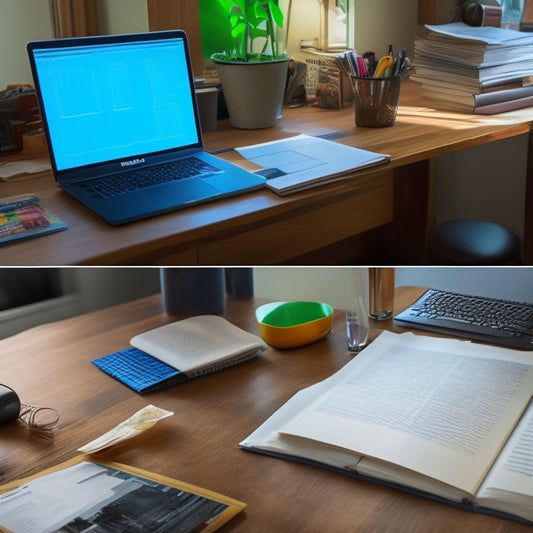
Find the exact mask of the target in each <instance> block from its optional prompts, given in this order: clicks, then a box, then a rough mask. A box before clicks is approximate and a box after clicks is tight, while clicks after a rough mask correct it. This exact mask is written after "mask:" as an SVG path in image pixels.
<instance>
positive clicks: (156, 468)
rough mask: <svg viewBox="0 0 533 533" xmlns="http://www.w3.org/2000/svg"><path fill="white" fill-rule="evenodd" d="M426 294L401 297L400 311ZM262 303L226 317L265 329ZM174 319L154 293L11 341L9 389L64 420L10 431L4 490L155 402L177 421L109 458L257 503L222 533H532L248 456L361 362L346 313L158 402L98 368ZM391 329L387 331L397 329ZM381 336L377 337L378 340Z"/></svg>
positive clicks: (0, 476) (3, 445)
mask: <svg viewBox="0 0 533 533" xmlns="http://www.w3.org/2000/svg"><path fill="white" fill-rule="evenodd" d="M421 292H422V290H421V289H418V288H402V289H400V290H398V291H397V298H396V303H397V310H400V309H401V308H403V307H405V306H406V305H407V304H409V303H411V302H412V301H413V300H414V299H415V298H416V297H417V296H418V295H419V294H420V293H421ZM259 303H261V302H259V301H253V300H241V301H238V300H234V301H229V302H228V306H227V311H226V313H225V316H226V317H227V318H228V319H230V320H231V321H233V322H234V323H235V324H237V325H238V326H240V327H243V328H245V329H247V330H249V331H251V332H257V330H256V327H255V323H254V319H253V309H254V308H255V306H256V305H258V304H259ZM175 318H176V317H171V316H168V315H165V314H164V313H163V312H162V306H161V301H160V297H159V296H152V297H149V298H146V299H142V300H139V301H136V302H133V303H129V304H125V305H122V306H119V307H115V308H110V309H106V310H102V311H98V312H95V313H91V314H87V315H84V316H81V317H76V318H72V319H69V320H64V321H61V322H57V323H54V324H49V325H44V326H40V327H36V328H33V329H30V330H29V331H26V332H24V333H21V334H18V335H16V336H14V337H11V338H8V339H4V340H2V341H0V365H1V367H2V383H4V384H6V385H8V386H10V387H12V388H13V389H15V390H16V391H17V392H18V394H19V396H20V397H21V399H22V401H23V402H26V403H29V404H31V405H38V406H50V407H55V408H57V409H58V410H59V411H60V415H61V419H60V424H59V427H58V429H57V431H56V435H55V439H54V440H53V442H51V443H43V442H39V441H35V440H32V439H30V438H29V436H28V435H27V432H26V429H25V428H24V427H23V426H22V425H21V424H20V423H19V422H18V421H17V422H12V423H10V424H9V425H6V426H4V427H2V428H1V430H0V431H1V433H0V435H1V436H0V458H1V459H0V467H1V468H0V481H1V482H2V483H6V482H8V481H11V480H14V479H17V478H20V477H22V476H26V475H30V474H33V473H37V472H39V471H40V470H42V469H44V468H47V467H50V466H53V465H55V464H57V463H59V462H61V461H63V460H66V459H69V458H71V457H73V456H75V455H77V452H76V449H77V448H78V447H80V446H82V445H83V444H85V443H87V442H89V441H90V440H92V439H93V438H95V437H97V436H99V435H100V434H102V433H104V432H105V431H107V430H109V429H111V428H112V427H114V426H115V425H117V424H118V423H120V422H121V421H123V420H124V419H126V418H128V417H129V416H130V415H131V414H133V413H134V412H135V411H137V410H138V409H140V408H142V407H144V406H145V405H147V404H150V403H152V404H154V405H157V406H159V407H162V408H164V409H168V410H171V411H174V413H175V414H174V416H173V417H170V418H168V419H165V420H163V421H161V422H159V424H157V425H156V426H155V427H154V428H151V429H150V430H148V431H147V432H146V433H145V434H143V435H141V436H139V437H137V438H136V439H135V440H131V441H130V442H128V443H123V444H120V445H118V446H116V447H114V448H111V449H109V450H108V451H107V452H106V457H107V458H110V459H113V460H116V461H120V462H122V463H126V464H130V465H133V466H137V467H141V468H144V469H147V470H150V471H153V472H156V473H160V474H165V475H169V476H171V477H174V478H177V479H180V480H182V481H186V482H189V483H193V484H196V485H200V486H202V487H205V488H208V489H211V490H214V491H217V492H221V493H224V494H227V495H228V496H231V497H234V498H237V499H239V500H242V501H244V502H247V503H248V511H247V512H246V513H245V514H243V515H241V516H239V517H237V518H236V519H234V520H232V521H231V522H230V523H229V524H228V525H227V526H225V528H224V529H223V531H227V532H230V531H231V532H250V531H253V532H261V533H270V532H272V533H278V532H280V531H283V532H284V533H293V532H298V533H307V532H311V533H315V532H320V533H322V532H324V531H328V532H329V531H331V532H339V531H350V532H352V531H354V532H355V531H377V532H380V533H381V532H386V531H390V532H395V533H396V532H398V531H405V532H407V531H409V532H413V531H419V532H428V531H431V532H440V531H442V532H446V533H447V532H449V531H461V532H463V531H465V532H466V531H484V532H486V533H489V532H503V531H505V532H506V533H511V532H515V533H516V532H524V533H525V532H530V531H531V529H530V528H528V527H526V526H523V525H521V524H518V523H515V522H510V521H505V520H501V519H498V518H493V517H488V516H483V515H480V514H477V513H472V512H467V511H463V510H459V509H456V508H455V507H453V506H451V505H446V504H442V503H437V502H433V501H430V500H427V499H424V498H422V497H418V496H414V495H410V494H407V493H404V492H401V491H399V490H394V489H391V488H386V487H382V486H379V485H378V484H375V483H371V482H364V481H359V480H354V479H352V478H349V477H347V476H343V475H341V474H337V473H333V472H329V471H326V470H323V469H320V468H317V467H311V466H308V465H303V464H298V463H296V462H292V461H286V460H281V459H274V458H270V457H266V456H263V455H260V454H255V453H251V452H247V451H244V450H241V449H239V448H238V447H237V445H238V443H239V442H240V441H241V440H242V439H244V438H245V437H247V436H248V435H249V434H250V433H251V432H252V431H253V430H254V429H256V428H257V427H258V426H259V425H260V424H261V423H262V422H264V420H266V418H268V417H269V416H270V415H271V414H272V413H273V412H274V411H275V410H276V409H277V408H278V407H280V406H281V405H282V404H283V403H284V402H285V401H286V400H288V399H289V398H290V397H291V396H292V395H293V394H294V393H296V392H297V391H298V390H299V389H301V388H303V387H306V386H308V385H311V384H313V383H315V382H317V381H319V380H322V379H324V378H326V377H327V376H329V375H331V374H332V373H333V372H334V371H336V370H337V369H339V368H340V367H341V366H342V365H344V364H345V363H347V362H348V361H349V360H350V357H351V356H350V355H349V354H348V353H347V350H346V337H345V324H344V314H343V313H342V312H336V314H335V320H334V326H333V330H332V332H331V333H330V334H329V335H328V336H327V337H326V338H325V339H323V340H321V341H319V342H317V343H315V344H312V345H310V346H307V347H304V348H301V349H295V350H291V351H278V350H275V349H272V348H270V349H268V350H267V351H266V352H264V354H263V355H262V356H261V357H259V358H257V359H255V360H252V361H249V362H247V363H244V364H242V365H240V366H237V367H234V368H230V369H227V370H224V371H222V372H220V373H218V374H211V375H208V376H204V377H202V378H198V379H197V380H193V381H191V382H189V383H185V384H182V385H178V386H176V387H173V388H171V389H167V390H166V391H162V392H158V393H153V394H149V395H144V396H141V395H138V394H136V393H135V392H133V391H131V390H130V389H129V388H127V387H125V386H124V385H122V384H120V383H118V382H117V381H115V380H113V379H112V378H110V377H109V376H107V375H106V374H104V373H103V372H101V371H100V370H99V369H97V368H96V367H94V366H93V365H91V363H90V361H91V360H92V359H94V358H96V357H98V356H102V355H105V354H107V353H110V352H112V351H114V350H119V349H122V348H124V347H126V346H127V345H128V343H129V339H130V338H131V337H132V336H133V335H134V334H136V333H139V332H141V331H144V330H146V329H149V328H153V327H156V326H159V325H162V324H165V323H168V322H169V321H172V320H174V319H175ZM390 322H391V321H388V322H384V323H381V324H380V325H379V326H380V328H389V327H390V326H391V323H390ZM399 329H400V328H399ZM377 333H378V329H374V330H372V338H374V337H375V336H376V335H377Z"/></svg>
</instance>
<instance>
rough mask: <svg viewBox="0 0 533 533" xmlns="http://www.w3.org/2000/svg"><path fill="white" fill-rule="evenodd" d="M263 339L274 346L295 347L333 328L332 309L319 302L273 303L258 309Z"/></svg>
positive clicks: (256, 316)
mask: <svg viewBox="0 0 533 533" xmlns="http://www.w3.org/2000/svg"><path fill="white" fill-rule="evenodd" d="M255 318H256V321H257V328H258V329H259V334H260V335H261V337H262V338H263V340H264V341H265V342H266V343H267V344H269V345H270V346H273V347H275V348H296V347H297V346H304V345H306V344H310V343H312V342H315V341H317V340H319V339H322V338H323V337H325V336H326V335H327V334H328V333H329V332H330V331H331V324H332V322H333V308H332V307H331V306H330V305H328V304H325V303H319V302H272V303H269V304H265V305H262V306H260V307H258V308H257V309H256V311H255Z"/></svg>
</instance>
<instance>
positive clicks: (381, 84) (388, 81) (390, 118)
mask: <svg viewBox="0 0 533 533" xmlns="http://www.w3.org/2000/svg"><path fill="white" fill-rule="evenodd" d="M350 79H351V82H352V88H353V92H354V106H355V123H356V124H357V126H363V127H366V128H384V127H388V126H393V125H394V122H395V120H396V113H397V111H398V100H399V98H400V88H401V83H402V78H401V76H400V75H397V76H391V77H387V78H369V77H359V76H353V75H352V76H350Z"/></svg>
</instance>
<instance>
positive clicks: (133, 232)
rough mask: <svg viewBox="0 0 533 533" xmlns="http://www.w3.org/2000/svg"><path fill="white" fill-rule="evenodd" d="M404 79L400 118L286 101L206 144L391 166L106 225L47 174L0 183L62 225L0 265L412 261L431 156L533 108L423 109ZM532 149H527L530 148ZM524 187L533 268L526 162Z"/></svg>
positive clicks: (500, 129) (514, 127)
mask: <svg viewBox="0 0 533 533" xmlns="http://www.w3.org/2000/svg"><path fill="white" fill-rule="evenodd" d="M417 89H418V87H417V85H416V84H415V83H410V82H406V83H405V84H404V87H403V89H402V97H401V105H400V109H399V113H398V118H397V122H396V125H395V126H394V127H392V128H384V129H367V128H358V127H356V126H355V125H354V117H353V108H348V109H345V110H342V111H332V110H325V109H316V108H311V107H305V108H296V109H284V117H283V119H281V120H280V121H279V124H278V125H277V126H276V127H274V128H269V129H265V130H253V131H245V130H238V129H235V128H232V127H231V126H230V125H229V123H228V121H221V122H220V123H219V125H218V131H217V132H213V133H206V134H205V146H206V149H207V150H209V151H213V152H219V151H223V152H224V153H222V155H221V156H222V157H225V158H228V159H232V160H235V161H237V162H240V163H241V164H245V163H243V162H242V161H241V160H240V159H239V156H238V155H237V154H236V153H235V152H233V151H229V152H228V151H227V150H228V149H229V148H231V147H236V146H242V145H247V144H253V143H259V142H264V141H271V140H274V139H279V138H282V137H287V136H290V135H293V134H296V133H306V134H309V135H320V134H325V133H330V132H337V133H338V134H339V135H340V137H339V138H337V139H336V140H337V141H338V142H342V143H345V144H348V145H351V146H356V147H360V148H365V149H369V150H373V151H377V152H382V153H388V154H390V155H391V157H392V163H391V164H390V165H386V166H383V167H379V168H375V169H372V170H369V171H361V172H356V173H354V174H353V176H351V177H350V178H349V179H346V180H344V181H342V182H337V183H335V184H331V185H325V186H321V187H317V188H314V189H311V190H308V191H305V192H301V193H297V194H293V195H290V196H287V197H283V198H282V197H279V196H277V195H276V194H275V193H273V192H271V191H268V190H261V191H256V192H252V193H248V194H243V195H240V196H237V197H233V198H230V199H223V200H219V201H215V202H211V203H209V204H204V205H200V206H196V207H190V208H187V209H185V210H181V211H177V212H174V213H170V214H165V215H161V216H157V217H153V218H150V219H147V220H144V221H141V222H136V223H132V224H128V225H126V226H122V227H111V226H109V225H108V224H107V223H105V222H104V221H103V220H101V219H99V218H98V217H97V216H96V215H94V214H93V213H92V212H90V211H89V210H88V209H86V208H85V207H84V206H82V205H80V204H79V203H78V202H76V201H75V200H74V199H72V198H70V197H69V196H68V195H67V194H66V193H64V192H62V191H60V190H59V189H58V188H57V186H56V185H55V184H54V182H53V179H52V176H51V175H50V174H49V173H45V174H43V175H40V176H36V177H31V178H27V179H22V180H20V181H16V182H12V183H2V185H1V188H2V195H1V196H4V197H5V196H10V195H15V194H20V193H24V192H33V193H35V194H37V195H38V196H39V197H41V199H42V200H43V201H44V202H45V203H46V204H47V205H48V206H49V207H50V208H51V209H52V210H53V211H54V212H56V214H57V215H58V216H60V217H61V218H62V219H63V220H65V222H67V224H69V229H68V230H67V231H66V232H62V233H58V234H53V235H46V236H43V237H39V238H38V239H33V240H31V241H26V242H19V243H13V244H10V245H9V246H8V247H4V248H2V249H0V265H68V264H117V265H118V264H149V265H161V264H168V265H170V264H175V265H183V264H190V265H194V264H223V265H232V264H239V265H248V264H252V265H263V264H282V263H293V264H336V263H352V264H357V263H363V264H379V263H392V264H419V263H420V262H422V261H423V258H424V249H425V243H426V237H427V233H428V230H429V229H430V227H431V226H432V224H433V223H434V212H433V187H432V180H431V162H432V159H433V158H435V157H436V156H438V155H440V154H444V153H447V152H451V151H454V150H459V149H463V148H467V147H471V146H475V145H479V144H483V143H488V142H491V141H494V140H497V139H503V138H506V137H512V136H515V135H520V134H523V133H528V132H529V130H530V125H531V121H532V120H533V108H530V109H525V110H519V111H515V112H510V113H506V114H502V115H496V116H490V117H480V116H474V115H460V114H453V113H444V112H437V111H435V110H431V109H428V108H426V107H423V106H422V105H421V103H420V100H419V98H418V91H417ZM530 151H531V149H530ZM530 160H531V165H530V166H531V168H529V170H528V187H527V191H526V238H525V245H526V250H525V256H526V258H525V262H526V263H527V264H533V238H531V228H533V187H531V185H530V182H531V181H532V179H533V158H530Z"/></svg>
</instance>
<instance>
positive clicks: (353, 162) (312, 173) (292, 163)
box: [236, 134, 390, 196]
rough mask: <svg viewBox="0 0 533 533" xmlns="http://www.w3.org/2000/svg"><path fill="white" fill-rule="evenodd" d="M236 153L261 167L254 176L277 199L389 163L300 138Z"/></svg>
mask: <svg viewBox="0 0 533 533" xmlns="http://www.w3.org/2000/svg"><path fill="white" fill-rule="evenodd" d="M236 150H237V152H239V153H240V154H241V155H242V156H243V157H245V158H246V159H248V160H249V161H252V162H253V163H255V164H256V165H258V166H260V167H262V169H263V170H260V171H258V172H257V173H258V174H261V175H262V176H264V177H266V178H267V182H266V186H267V187H268V188H269V189H272V190H273V191H274V192H276V193H278V194H279V195H281V196H283V195H286V194H290V193H293V192H298V191H301V190H304V189H309V188H310V187H315V186H317V185H322V184H324V183H331V182H333V181H337V180H340V179H346V178H348V177H350V176H351V174H350V172H351V171H356V170H361V169H364V168H368V167H373V166H375V165H381V164H384V163H388V162H390V156H389V155H386V154H379V153H376V152H370V151H368V150H362V149H361V148H354V147H353V146H348V145H346V144H342V143H339V142H335V141H330V140H327V139H324V138H320V137H311V136H308V135H304V134H300V135H295V136H294V137H289V138H288V139H280V140H279V141H272V142H266V143H261V144H255V145H252V146H245V147H242V148H237V149H236Z"/></svg>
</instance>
